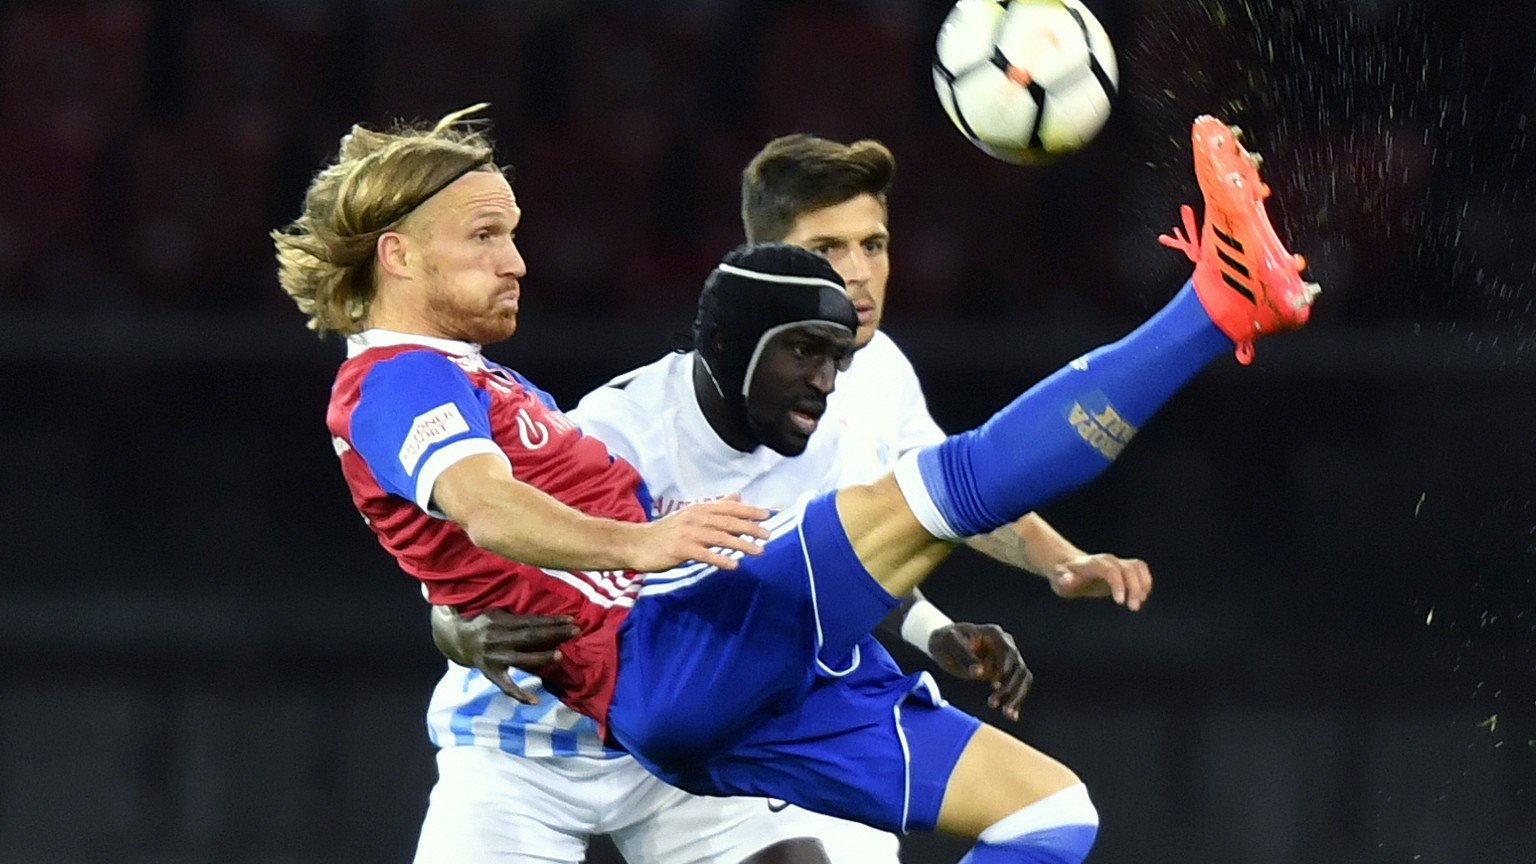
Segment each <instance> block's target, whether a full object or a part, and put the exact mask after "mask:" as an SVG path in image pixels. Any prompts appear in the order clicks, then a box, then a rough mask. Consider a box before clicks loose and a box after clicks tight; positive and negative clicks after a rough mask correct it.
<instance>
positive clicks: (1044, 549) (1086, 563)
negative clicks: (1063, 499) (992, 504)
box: [966, 513, 1152, 612]
mask: <svg viewBox="0 0 1536 864" xmlns="http://www.w3.org/2000/svg"><path fill="white" fill-rule="evenodd" d="M966 544H967V545H969V546H970V547H971V548H972V549H975V550H976V551H978V552H981V553H982V554H984V555H987V556H988V557H990V558H995V559H996V560H998V561H1001V562H1003V563H1004V564H1008V565H1011V566H1013V567H1018V568H1020V569H1022V570H1028V571H1029V572H1031V573H1035V574H1038V575H1040V576H1044V577H1045V578H1046V579H1047V580H1049V581H1050V583H1051V590H1052V591H1055V592H1056V594H1057V595H1058V596H1061V597H1113V598H1114V601H1115V602H1116V603H1119V604H1120V605H1122V606H1125V607H1126V608H1127V609H1130V610H1131V611H1133V612H1134V611H1136V610H1137V609H1140V608H1141V605H1142V604H1143V603H1145V602H1146V600H1147V595H1149V594H1151V593H1152V572H1151V570H1150V569H1149V568H1148V567H1147V564H1146V562H1145V561H1142V560H1141V559H1139V558H1121V557H1120V556H1118V555H1114V554H1111V553H1108V552H1098V553H1093V554H1089V553H1087V552H1084V551H1083V550H1081V549H1079V548H1078V547H1077V546H1075V545H1073V544H1072V543H1071V541H1069V540H1067V538H1065V537H1063V536H1061V534H1060V532H1058V531H1057V530H1056V529H1055V528H1052V527H1051V525H1050V523H1048V522H1046V521H1045V520H1044V519H1042V518H1041V517H1040V516H1039V515H1038V514H1036V513H1029V514H1026V515H1024V516H1023V517H1021V518H1020V519H1019V520H1018V521H1016V522H1013V523H1012V524H1009V525H1004V526H1003V527H1001V528H998V529H997V530H995V531H993V532H992V533H990V534H983V535H979V536H976V537H972V538H970V539H969V540H967V541H966Z"/></svg>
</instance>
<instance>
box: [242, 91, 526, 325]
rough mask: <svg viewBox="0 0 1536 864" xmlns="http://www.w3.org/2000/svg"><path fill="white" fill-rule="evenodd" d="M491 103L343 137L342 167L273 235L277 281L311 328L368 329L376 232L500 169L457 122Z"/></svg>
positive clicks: (317, 183) (475, 132)
mask: <svg viewBox="0 0 1536 864" xmlns="http://www.w3.org/2000/svg"><path fill="white" fill-rule="evenodd" d="M486 107H488V105H487V103H483V102H482V103H480V104H477V105H471V106H469V107H468V108H464V109H461V110H459V111H455V112H453V113H451V114H449V115H447V116H445V117H443V118H442V119H441V120H438V121H437V122H436V123H434V124H432V125H430V126H428V125H424V124H401V125H398V126H395V127H393V128H390V129H387V130H384V131H378V130H374V129H368V128H366V127H364V126H362V125H361V124H359V125H356V126H353V127H352V129H351V131H350V132H348V133H347V134H346V135H345V136H343V137H342V139H341V148H340V150H339V151H338V153H337V156H336V161H335V162H334V163H332V164H330V165H327V166H326V167H324V168H322V169H320V171H318V172H316V174H315V177H314V180H312V181H311V182H310V184H309V190H308V191H307V192H305V193H304V208H303V211H302V213H301V214H300V215H299V217H298V218H297V219H295V220H293V221H292V222H290V223H288V224H287V225H285V226H284V227H282V228H280V229H278V230H276V231H273V232H272V234H271V236H272V242H273V243H274V244H276V246H277V281H278V284H280V285H281V286H282V289H283V291H284V292H285V293H286V294H287V295H288V296H289V297H292V298H293V302H294V303H295V304H297V305H298V307H299V311H300V312H303V313H304V314H305V315H306V316H308V318H309V321H308V327H309V329H311V330H313V331H315V332H316V333H317V334H319V335H321V336H324V335H325V334H326V333H328V332H335V333H339V334H341V335H343V336H350V335H352V334H354V333H357V332H359V331H361V330H363V329H364V327H365V323H364V322H365V321H366V320H367V318H368V310H369V307H370V305H371V304H372V302H373V298H374V293H375V283H374V267H373V262H374V250H375V249H376V248H377V245H378V240H379V237H380V235H382V234H384V232H386V231H389V230H391V229H393V228H395V227H396V226H397V225H398V224H399V223H400V222H402V221H404V220H405V219H406V218H407V217H408V216H410V215H411V213H412V211H414V210H415V209H416V208H417V207H419V206H421V204H422V203H423V202H424V201H426V200H427V199H428V198H431V197H432V196H433V195H436V194H437V193H438V192H441V191H442V190H443V188H444V187H446V186H447V185H448V184H450V183H452V182H453V181H455V180H457V179H458V178H460V177H462V176H464V175H465V174H467V173H469V172H470V171H475V170H496V168H495V164H494V162H493V145H492V142H491V140H490V138H489V136H488V135H487V134H486V133H485V131H484V130H483V129H482V128H477V126H476V125H472V124H467V123H464V122H461V121H463V118H464V117H466V116H467V115H470V114H474V113H477V112H479V111H482V110H484V109H485V108H486ZM479 125H480V126H483V125H484V124H479Z"/></svg>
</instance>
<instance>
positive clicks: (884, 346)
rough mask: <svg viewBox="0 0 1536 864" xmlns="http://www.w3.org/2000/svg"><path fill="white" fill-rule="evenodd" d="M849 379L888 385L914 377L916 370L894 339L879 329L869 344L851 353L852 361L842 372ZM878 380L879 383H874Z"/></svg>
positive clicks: (873, 384) (873, 385) (872, 384)
mask: <svg viewBox="0 0 1536 864" xmlns="http://www.w3.org/2000/svg"><path fill="white" fill-rule="evenodd" d="M844 374H845V375H846V376H848V378H849V379H850V380H851V381H855V382H861V381H869V382H870V384H869V386H872V387H875V386H888V385H889V384H890V382H892V381H893V380H896V379H915V378H916V377H917V371H916V370H915V369H913V368H912V361H911V360H909V359H907V355H906V354H905V353H904V352H903V351H902V350H901V348H900V347H899V346H898V345H897V344H896V342H895V340H893V339H891V337H889V336H887V335H886V334H885V333H884V332H882V331H880V330H876V331H875V335H874V338H872V339H870V340H869V344H868V345H865V346H864V347H863V348H860V349H859V350H858V353H856V354H854V355H853V363H852V364H851V365H850V366H849V367H848V371H847V372H846V373H844ZM876 382H879V383H876Z"/></svg>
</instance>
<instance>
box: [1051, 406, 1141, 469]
mask: <svg viewBox="0 0 1536 864" xmlns="http://www.w3.org/2000/svg"><path fill="white" fill-rule="evenodd" d="M1085 403H1086V404H1085ZM1066 417H1067V422H1068V423H1070V424H1072V428H1073V429H1075V430H1077V435H1078V437H1079V438H1082V439H1083V441H1084V442H1086V443H1087V444H1088V446H1090V447H1092V448H1093V449H1095V450H1097V451H1099V454H1100V455H1101V456H1103V457H1104V458H1105V459H1114V458H1115V457H1116V456H1119V455H1120V452H1121V451H1122V450H1124V449H1125V445H1127V444H1129V443H1130V442H1131V437H1132V436H1134V435H1135V434H1136V427H1135V426H1132V425H1131V424H1130V423H1127V422H1126V421H1125V419H1124V418H1122V417H1121V416H1120V412H1118V411H1116V410H1115V406H1113V405H1111V404H1109V399H1108V398H1106V397H1105V396H1104V394H1103V393H1100V392H1098V391H1094V392H1092V393H1089V394H1088V395H1087V397H1086V398H1084V399H1082V400H1081V401H1078V402H1073V403H1072V407H1071V408H1069V409H1068V410H1067V412H1066Z"/></svg>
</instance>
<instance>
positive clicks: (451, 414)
mask: <svg viewBox="0 0 1536 864" xmlns="http://www.w3.org/2000/svg"><path fill="white" fill-rule="evenodd" d="M468 431H469V424H468V423H466V422H465V421H464V415H463V414H460V413H459V406H457V405H455V404H453V403H452V402H445V403H443V404H442V405H439V406H437V407H436V408H433V409H432V410H431V411H428V412H427V413H425V414H419V415H417V416H416V419H414V420H412V421H411V429H410V431H409V432H407V433H406V434H405V443H404V444H402V445H401V446H400V464H401V465H402V466H404V467H405V473H407V474H415V473H416V463H417V462H419V461H420V460H421V454H423V453H425V452H426V451H427V448H428V447H431V446H432V445H433V444H436V443H437V442H439V441H445V440H447V439H449V438H452V437H453V436H455V435H458V434H460V433H463V432H468Z"/></svg>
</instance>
